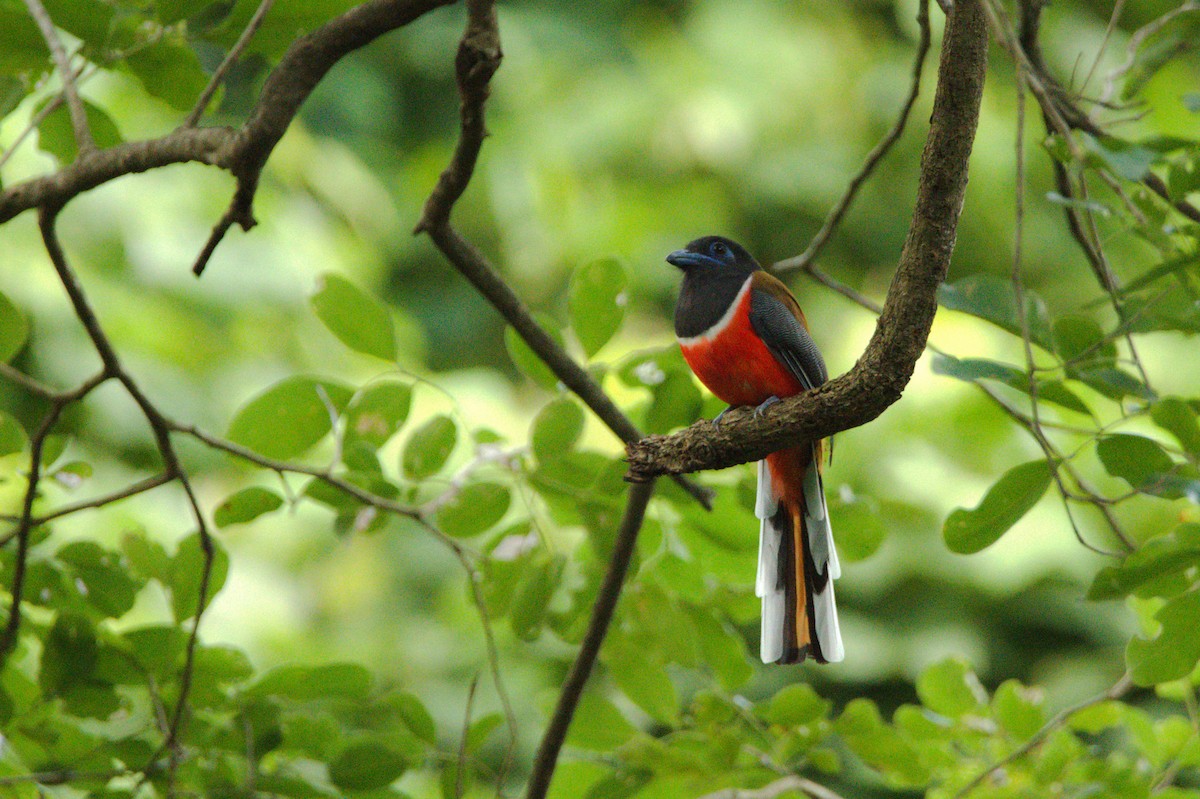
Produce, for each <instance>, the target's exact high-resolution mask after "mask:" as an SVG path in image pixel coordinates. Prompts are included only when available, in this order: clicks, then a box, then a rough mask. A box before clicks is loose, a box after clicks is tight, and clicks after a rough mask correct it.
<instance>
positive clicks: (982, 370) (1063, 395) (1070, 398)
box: [932, 353, 1091, 415]
mask: <svg viewBox="0 0 1200 799" xmlns="http://www.w3.org/2000/svg"><path fill="white" fill-rule="evenodd" d="M932 368H933V372H934V374H939V375H946V376H947V377H953V378H956V379H958V380H963V381H966V382H969V383H974V382H977V381H979V380H996V381H998V382H1000V383H1003V384H1004V385H1006V386H1009V387H1010V388H1015V389H1016V390H1017V391H1020V392H1022V393H1024V394H1029V395H1030V396H1032V394H1031V387H1030V385H1029V376H1028V375H1027V374H1026V373H1025V372H1024V371H1022V370H1020V369H1017V368H1016V367H1015V366H1009V365H1008V364H1006V363H997V362H996V361H989V360H987V359H985V358H961V359H960V358H955V357H954V356H953V355H943V354H941V353H935V354H934V356H933V362H932ZM1036 390H1037V397H1038V399H1039V400H1045V401H1046V402H1052V403H1054V404H1055V405H1058V406H1059V407H1062V408H1066V409H1067V410H1071V411H1075V412H1076V413H1084V414H1089V415H1090V414H1091V409H1090V408H1088V406H1087V405H1086V404H1085V403H1084V402H1083V400H1081V399H1080V398H1079V397H1078V396H1076V395H1075V393H1074V392H1072V391H1071V390H1070V389H1068V388H1067V387H1066V386H1064V385H1063V384H1062V383H1061V382H1059V381H1057V380H1039V381H1038V382H1037V385H1036Z"/></svg>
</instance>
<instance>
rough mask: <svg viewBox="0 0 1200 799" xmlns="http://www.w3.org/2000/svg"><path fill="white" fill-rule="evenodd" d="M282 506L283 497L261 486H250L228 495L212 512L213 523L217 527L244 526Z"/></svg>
mask: <svg viewBox="0 0 1200 799" xmlns="http://www.w3.org/2000/svg"><path fill="white" fill-rule="evenodd" d="M282 505H283V497H281V496H279V495H278V494H276V493H275V492H274V491H271V490H270V489H267V488H263V487H261V486H250V487H249V488H243V489H242V490H241V491H238V492H236V493H234V494H232V495H230V496H229V497H227V498H226V499H225V501H224V502H222V503H221V504H220V505H218V506H217V509H216V510H215V511H213V522H214V523H215V524H216V525H217V527H228V526H229V525H231V524H245V523H246V522H250V521H254V520H255V519H257V518H258V517H259V516H262V515H263V514H264V513H270V512H271V511H274V510H278V509H279V508H280V507H281V506H282Z"/></svg>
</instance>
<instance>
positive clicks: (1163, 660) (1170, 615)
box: [1125, 590, 1200, 685]
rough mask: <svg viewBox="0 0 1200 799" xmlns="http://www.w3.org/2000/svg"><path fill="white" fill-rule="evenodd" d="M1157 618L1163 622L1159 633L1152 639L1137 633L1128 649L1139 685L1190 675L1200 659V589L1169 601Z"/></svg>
mask: <svg viewBox="0 0 1200 799" xmlns="http://www.w3.org/2000/svg"><path fill="white" fill-rule="evenodd" d="M1154 618H1155V619H1156V620H1158V622H1159V623H1160V624H1161V625H1162V631H1161V632H1160V633H1159V634H1158V636H1157V637H1156V638H1153V639H1151V640H1149V641H1147V640H1146V639H1145V638H1141V637H1134V638H1132V639H1130V641H1129V645H1128V647H1126V649H1125V660H1126V662H1127V663H1128V664H1129V669H1130V674H1131V675H1132V677H1133V681H1134V682H1135V683H1136V684H1138V685H1155V684H1157V683H1162V682H1168V681H1170V680H1178V679H1180V678H1182V677H1186V676H1187V675H1189V674H1191V673H1192V670H1193V669H1195V668H1196V662H1197V661H1198V660H1200V590H1192V591H1189V592H1187V593H1186V594H1183V595H1182V596H1178V597H1175V598H1174V599H1172V600H1170V601H1168V602H1167V604H1165V605H1163V606H1162V608H1161V609H1160V610H1159V611H1158V613H1156V614H1154Z"/></svg>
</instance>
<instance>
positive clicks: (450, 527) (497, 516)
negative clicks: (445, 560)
mask: <svg viewBox="0 0 1200 799" xmlns="http://www.w3.org/2000/svg"><path fill="white" fill-rule="evenodd" d="M509 501H510V496H509V491H508V489H507V488H505V487H504V486H502V485H499V484H497V483H469V484H467V485H465V486H463V488H462V490H460V491H459V492H458V493H457V494H455V496H454V497H453V498H452V499H450V501H449V502H447V503H446V504H445V505H442V507H440V508H438V512H437V524H438V527H439V528H440V529H441V530H442V532H444V533H446V534H447V535H452V536H455V537H459V538H465V537H469V536H474V535H479V534H480V533H482V532H484V531H486V530H490V529H491V528H492V527H494V526H495V525H496V524H498V523H499V521H500V520H501V519H502V518H504V514H505V513H507V512H508V503H509Z"/></svg>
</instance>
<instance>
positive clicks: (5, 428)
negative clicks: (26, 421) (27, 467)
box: [0, 411, 29, 457]
mask: <svg viewBox="0 0 1200 799" xmlns="http://www.w3.org/2000/svg"><path fill="white" fill-rule="evenodd" d="M28 443H29V437H28V436H26V435H25V428H23V427H21V423H20V422H18V421H17V420H16V419H14V418H13V417H12V416H10V415H8V414H7V413H5V412H4V411H0V457H3V456H5V455H12V454H14V453H17V452H22V451H23V450H24V449H25V445H26V444H28Z"/></svg>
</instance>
